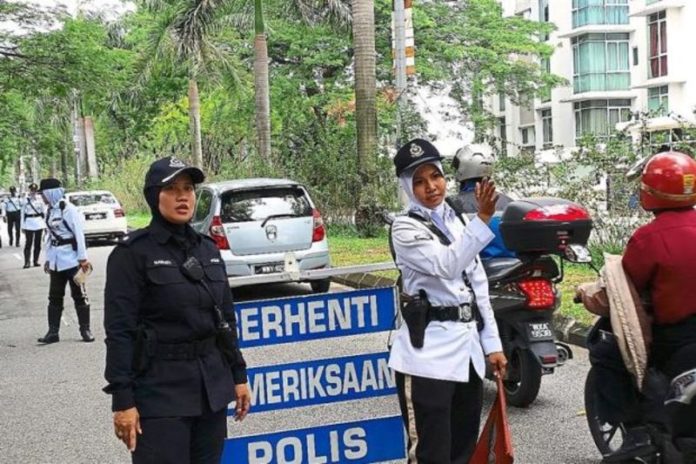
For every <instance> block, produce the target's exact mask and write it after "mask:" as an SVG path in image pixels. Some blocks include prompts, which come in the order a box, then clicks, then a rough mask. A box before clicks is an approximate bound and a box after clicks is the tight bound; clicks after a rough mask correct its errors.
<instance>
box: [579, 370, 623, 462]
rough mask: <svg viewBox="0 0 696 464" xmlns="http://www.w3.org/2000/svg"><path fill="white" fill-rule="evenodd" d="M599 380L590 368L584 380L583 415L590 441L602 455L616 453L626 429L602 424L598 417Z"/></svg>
mask: <svg viewBox="0 0 696 464" xmlns="http://www.w3.org/2000/svg"><path fill="white" fill-rule="evenodd" d="M600 382H601V379H600V378H599V375H598V372H597V370H596V369H595V368H590V370H589V372H588V373H587V379H586V380H585V415H586V416H587V426H588V427H589V429H590V434H591V435H592V440H593V441H594V444H595V446H596V447H597V449H598V450H599V452H600V453H602V455H605V454H608V453H611V452H613V451H616V450H617V449H619V448H620V447H621V444H622V443H623V441H624V435H625V433H626V428H625V426H624V424H622V423H619V424H616V425H613V424H610V423H608V422H604V421H603V420H602V419H600V416H599V401H600V399H599V394H598V391H599V383H600Z"/></svg>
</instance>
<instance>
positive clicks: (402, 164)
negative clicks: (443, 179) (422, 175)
mask: <svg viewBox="0 0 696 464" xmlns="http://www.w3.org/2000/svg"><path fill="white" fill-rule="evenodd" d="M443 158H444V157H443V156H441V155H440V152H439V151H438V150H437V148H435V145H433V144H432V143H430V142H428V141H427V140H423V139H413V140H411V141H410V142H407V143H406V144H405V145H404V146H403V147H401V148H399V151H398V152H396V156H395V157H394V166H396V177H399V176H400V175H401V174H402V173H403V172H404V171H406V170H407V169H412V168H414V167H416V166H420V165H421V164H424V163H429V162H433V161H441V160H442V159H443Z"/></svg>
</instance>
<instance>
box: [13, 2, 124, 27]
mask: <svg viewBox="0 0 696 464" xmlns="http://www.w3.org/2000/svg"><path fill="white" fill-rule="evenodd" d="M0 1H1V0H0ZM9 1H11V2H13V3H31V4H34V5H39V6H43V7H50V8H54V7H58V6H63V7H65V9H66V11H67V12H68V13H69V14H71V15H72V16H75V15H76V14H77V13H78V11H80V10H82V11H84V12H99V13H102V14H103V15H104V17H105V18H106V19H107V20H108V19H116V18H118V17H119V16H120V15H122V14H123V13H125V12H127V11H132V10H134V9H135V5H134V4H133V3H131V2H129V1H127V0H124V1H121V0H9ZM0 31H7V32H12V33H15V34H21V33H22V29H21V28H19V27H18V26H17V25H16V24H14V23H12V22H11V21H0Z"/></svg>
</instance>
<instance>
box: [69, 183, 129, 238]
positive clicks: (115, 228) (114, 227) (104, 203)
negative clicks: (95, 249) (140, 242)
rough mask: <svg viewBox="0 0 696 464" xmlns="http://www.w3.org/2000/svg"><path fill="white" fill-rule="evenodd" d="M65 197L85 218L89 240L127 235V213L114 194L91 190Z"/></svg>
mask: <svg viewBox="0 0 696 464" xmlns="http://www.w3.org/2000/svg"><path fill="white" fill-rule="evenodd" d="M65 197H66V199H67V200H68V201H69V202H70V203H72V204H73V205H75V206H77V209H78V210H79V211H80V212H81V213H82V215H83V216H84V217H85V223H84V230H85V238H86V239H87V240H99V239H113V238H117V237H121V236H123V235H125V234H126V232H127V223H126V213H125V211H123V208H122V207H121V204H120V203H119V202H118V200H117V199H116V197H115V196H114V194H113V193H111V192H108V191H106V190H90V191H83V192H69V193H66V194H65Z"/></svg>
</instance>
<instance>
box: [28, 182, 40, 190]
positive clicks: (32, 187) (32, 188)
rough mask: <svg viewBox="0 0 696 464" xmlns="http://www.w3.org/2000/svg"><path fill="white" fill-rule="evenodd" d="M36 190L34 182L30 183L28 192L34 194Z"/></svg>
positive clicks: (36, 186) (37, 187)
mask: <svg viewBox="0 0 696 464" xmlns="http://www.w3.org/2000/svg"><path fill="white" fill-rule="evenodd" d="M38 189H39V186H38V185H36V183H35V182H32V183H31V184H29V190H30V191H32V192H35V191H36V190H38Z"/></svg>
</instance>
